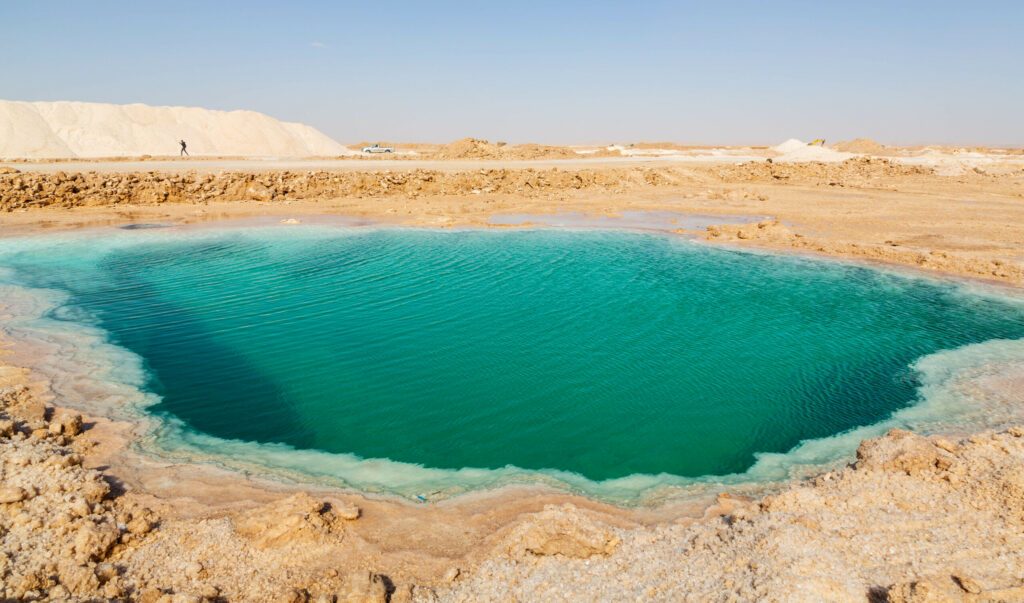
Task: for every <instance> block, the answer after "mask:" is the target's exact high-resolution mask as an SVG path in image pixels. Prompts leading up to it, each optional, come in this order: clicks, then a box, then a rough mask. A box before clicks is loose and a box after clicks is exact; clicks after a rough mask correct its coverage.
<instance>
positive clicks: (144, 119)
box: [0, 100, 354, 158]
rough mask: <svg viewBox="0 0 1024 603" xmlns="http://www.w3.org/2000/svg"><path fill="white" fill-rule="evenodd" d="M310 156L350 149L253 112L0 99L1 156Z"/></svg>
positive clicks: (307, 129)
mask: <svg viewBox="0 0 1024 603" xmlns="http://www.w3.org/2000/svg"><path fill="white" fill-rule="evenodd" d="M182 139H183V140H185V141H186V142H187V143H188V152H189V153H190V154H191V155H194V156H211V155H221V156H225V155H227V156H243V157H267V156H287V157H309V156H338V155H352V154H354V152H353V151H352V150H350V149H349V148H348V147H345V146H343V145H341V144H339V143H337V142H335V141H334V140H332V139H330V138H328V137H327V136H326V135H324V134H323V133H321V132H319V131H318V130H316V129H314V128H312V127H310V126H307V125H305V124H299V123H288V122H282V121H278V120H276V119H274V118H272V117H269V116H267V115H264V114H262V113H256V112H254V111H214V110H211V109H202V108H198V107H150V106H148V105H140V104H133V105H110V104H103V103H79V102H68V101H61V102H21V101H4V100H0V157H6V158H66V157H138V156H140V155H176V154H178V151H179V147H178V141H179V140H182Z"/></svg>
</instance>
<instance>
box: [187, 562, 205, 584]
mask: <svg viewBox="0 0 1024 603" xmlns="http://www.w3.org/2000/svg"><path fill="white" fill-rule="evenodd" d="M183 569H184V570H185V575H186V576H188V577H189V578H192V579H193V580H198V579H199V578H201V577H202V573H203V564H202V563H199V562H198V561H193V562H192V563H186V564H185V567H184V568H183Z"/></svg>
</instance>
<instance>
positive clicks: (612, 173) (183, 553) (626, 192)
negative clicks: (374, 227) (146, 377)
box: [0, 158, 1024, 601]
mask: <svg viewBox="0 0 1024 603" xmlns="http://www.w3.org/2000/svg"><path fill="white" fill-rule="evenodd" d="M629 160H630V161H621V160H619V159H615V160H605V159H592V160H586V161H581V160H565V161H564V162H558V161H557V160H538V161H535V162H532V163H531V162H529V161H518V162H499V163H495V162H493V161H492V162H487V163H485V164H484V163H481V162H460V161H451V162H447V163H444V162H441V163H444V165H442V166H434V165H431V164H424V165H415V164H408V163H407V162H395V165H394V166H392V165H389V164H388V165H386V164H382V163H379V162H372V163H373V164H374V165H373V166H372V169H367V168H366V165H364V164H363V163H362V162H355V161H345V162H338V164H339V165H340V164H345V167H336V166H333V165H332V166H328V167H325V166H324V165H322V164H320V163H302V162H298V163H296V164H288V165H287V166H276V167H275V168H271V169H265V168H266V165H264V164H262V163H257V164H254V165H256V166H258V167H256V168H253V167H252V166H250V165H249V164H246V166H245V167H244V168H240V167H237V166H232V165H230V164H227V165H215V164H212V163H211V164H209V165H205V166H201V167H200V166H197V165H196V164H195V163H185V162H182V163H180V164H178V165H177V167H173V166H172V167H168V168H167V169H166V170H163V169H161V171H150V170H151V169H152V168H151V167H149V166H146V167H144V168H139V169H145V170H146V171H145V172H140V171H133V169H135V166H134V165H132V164H128V163H125V162H111V163H95V162H91V163H88V164H87V165H88V167H87V168H83V169H88V170H90V171H91V172H92V173H89V172H75V171H73V169H72V167H71V166H70V164H68V163H59V164H45V163H34V164H16V165H13V166H12V167H13V168H14V169H16V170H19V171H17V172H11V171H9V170H8V173H6V174H0V212H2V213H0V232H2V233H3V235H4V236H19V235H28V234H35V233H39V232H42V231H58V230H63V229H74V228H83V227H90V226H107V225H117V224H125V223H132V222H135V223H138V222H164V223H175V224H196V223H202V222H206V221H212V220H219V219H225V218H259V219H264V220H267V221H270V222H272V223H280V222H281V221H282V220H298V221H300V222H301V221H309V220H315V219H317V218H316V217H317V216H324V215H327V216H347V217H350V218H357V219H364V220H369V221H374V222H383V223H391V224H401V225H415V226H429V227H446V228H450V227H461V226H474V227H480V226H489V227H502V228H511V227H515V226H508V225H504V226H499V225H495V224H494V223H493V221H494V216H496V215H504V216H508V215H513V216H514V215H523V214H538V215H544V214H549V215H550V214H552V213H557V212H581V213H583V214H586V215H594V216H612V217H614V216H619V215H622V214H623V213H624V212H633V211H646V212H671V213H672V214H701V215H714V216H719V217H720V220H721V223H719V224H712V225H709V226H707V227H706V228H703V227H701V228H693V227H692V225H687V224H685V223H681V224H680V225H679V227H678V228H676V229H674V230H678V231H679V232H680V234H683V235H687V236H693V237H699V238H701V239H703V240H706V241H708V242H709V244H729V245H740V246H753V247H759V248H767V249H772V250H781V251H787V252H798V253H814V254H822V255H826V256H832V257H842V258H850V259H857V260H868V261H872V262H882V263H886V264H891V265H895V266H901V267H908V268H910V269H913V270H923V271H928V272H929V273H933V274H949V275H956V276H963V277H970V278H973V279H982V280H986V281H991V282H995V283H1001V284H1005V285H1008V286H1011V287H1019V286H1021V285H1022V284H1024V169H1022V168H1021V167H1020V166H1019V165H1018V164H1016V163H1013V162H1004V163H999V162H992V163H989V164H986V166H985V167H984V168H983V169H975V168H973V167H972V168H970V169H965V170H962V171H960V172H959V173H957V174H956V175H941V174H938V173H936V170H935V169H933V168H929V167H922V166H916V165H904V164H898V163H894V162H891V161H889V160H884V159H879V158H856V159H851V160H848V161H845V162H841V163H834V164H776V163H767V162H765V161H757V162H748V163H735V164H733V163H730V162H699V161H688V162H686V163H685V164H683V163H680V162H676V163H669V162H660V161H651V160H635V161H634V160H633V158H629ZM169 163H175V162H169ZM399 163H401V164H402V165H398V164H399ZM30 165H31V167H29V166H30ZM350 165H353V166H357V167H358V169H354V168H350V167H349V166H350ZM733 216H735V219H732V217H733ZM750 217H757V218H759V219H758V220H757V221H756V222H754V223H749V218H750ZM670 219H671V218H670ZM527 223H529V222H528V221H527ZM282 227H285V225H282ZM18 352H19V350H10V349H9V350H8V354H7V357H6V360H7V362H8V363H9V364H12V365H16V366H7V367H6V368H4V369H3V379H4V384H5V385H6V386H7V387H6V389H5V390H4V391H5V392H6V393H5V394H4V398H3V406H4V409H3V412H4V413H5V417H0V432H2V433H3V435H2V437H0V443H2V444H3V447H4V448H3V457H2V460H3V471H4V474H3V475H4V483H3V486H4V488H5V493H2V494H4V495H5V496H6V497H7V498H10V499H11V500H10V501H9V502H5V503H0V507H2V508H0V513H2V521H3V524H2V530H0V533H2V535H3V538H4V540H3V545H4V551H6V552H7V553H8V555H7V561H6V562H3V560H0V572H4V574H3V575H4V576H5V578H4V588H6V589H7V591H5V592H4V595H5V596H10V597H25V596H31V595H32V593H37V594H39V595H40V596H43V594H44V593H47V592H49V593H50V595H52V596H63V595H65V594H66V595H70V596H73V597H74V596H77V597H83V598H87V597H90V596H97V595H99V596H105V597H122V596H127V597H130V598H133V599H139V600H158V599H160V598H161V597H178V598H179V599H180V600H195V599H196V598H203V597H205V598H207V599H216V598H218V597H222V598H227V599H228V600H275V599H278V598H281V597H284V600H295V601H301V600H305V598H308V597H312V598H314V599H316V598H317V597H321V596H335V595H337V596H338V597H339V599H340V600H386V599H390V600H393V601H398V600H434V599H437V598H440V599H443V600H467V601H469V600H579V599H586V600H624V599H637V598H639V599H646V600H686V599H687V598H689V599H692V600H728V599H729V598H730V597H731V596H735V597H736V598H737V599H739V600H752V599H758V598H769V599H774V600H809V601H810V600H823V599H827V600H865V599H867V598H874V599H875V600H884V599H885V598H888V599H889V600H892V601H904V600H922V601H923V600H930V599H926V598H924V597H925V596H926V595H925V594H924V593H926V592H930V593H931V595H927V596H934V597H940V598H941V597H945V598H953V599H957V598H971V597H975V598H977V599H978V600H981V598H980V597H984V596H988V597H989V600H1022V597H1024V591H1021V590H1020V588H1021V586H1022V585H1024V558H1022V555H1021V553H1020V551H1022V550H1024V546H1021V545H1022V544H1024V542H1022V541H1021V540H1020V535H1019V534H1020V525H1021V522H1022V521H1024V507H1021V504H1022V503H1021V501H1024V495H1022V494H1021V493H1022V492H1024V486H1022V485H1021V484H1022V483H1024V482H1022V481H1021V477H1020V476H1021V475H1022V474H1024V473H1022V472H1024V443H1022V442H1024V439H1022V438H1020V437H1019V436H1020V435H1022V434H1024V431H1018V430H1011V431H1009V432H1005V433H1001V434H996V435H989V434H985V435H976V436H973V437H970V438H968V439H963V440H955V439H949V440H942V439H931V440H928V439H924V438H920V437H918V436H913V435H910V434H902V433H896V434H892V435H890V436H887V437H886V438H883V439H881V440H879V441H877V442H873V443H867V444H865V445H864V446H862V452H861V453H859V457H860V460H859V461H858V463H857V465H856V467H852V468H846V469H841V470H837V471H835V472H831V473H828V474H826V475H823V476H820V477H818V478H816V479H815V480H812V481H810V482H807V483H800V484H794V485H789V486H780V487H781V488H782V491H780V492H779V493H778V494H775V495H773V496H771V497H768V498H764V499H760V500H756V501H754V500H747V499H744V498H730V497H724V498H720V499H718V501H717V503H715V501H707V502H709V503H715V504H713V505H712V506H711V507H710V508H707V507H708V505H707V504H700V503H697V504H696V505H695V504H682V503H680V504H678V505H675V506H663V507H659V508H656V509H631V510H627V509H619V508H616V507H613V506H610V505H605V504H601V503H598V502H595V501H590V500H587V499H584V498H580V497H574V496H571V495H567V494H563V493H558V492H554V491H545V490H541V489H537V488H519V489H515V490H504V491H500V492H490V493H478V494H473V495H467V496H463V497H459V498H456V499H454V500H450V501H445V502H442V503H439V504H431V505H422V506H417V505H410V504H408V503H406V502H403V501H397V500H389V499H384V498H368V497H365V496H360V495H358V494H355V493H345V492H339V491H335V490H324V489H313V490H310V489H308V488H302V487H301V486H287V485H283V484H280V483H274V482H269V481H266V480H261V479H259V478H257V477H253V476H243V475H238V474H236V473H230V472H226V471H223V470H219V469H217V468H214V467H208V466H195V465H173V464H168V463H163V462H160V461H158V460H155V459H152V458H148V457H145V456H143V455H140V454H138V453H137V452H136V451H135V450H134V449H133V448H132V447H131V445H130V443H131V442H132V440H133V438H134V437H135V435H136V432H135V429H136V428H135V427H134V426H133V425H131V424H126V423H118V422H113V421H109V420H105V419H103V418H100V417H88V416H87V417H85V421H84V427H85V429H84V431H83V433H81V434H79V433H78V430H79V429H78V428H77V427H75V426H74V425H75V420H74V419H66V417H72V416H73V413H72V411H70V410H67V409H63V408H60V407H61V406H62V405H63V404H62V400H60V399H59V398H57V399H54V396H53V392H52V391H50V389H49V387H48V384H47V383H46V382H45V381H44V380H42V379H41V378H40V376H39V375H38V374H37V373H34V372H33V371H31V370H30V369H31V368H32V367H31V366H25V364H24V363H22V364H21V365H18V363H17V362H12V360H14V359H17V358H19V353H18ZM20 357H21V358H24V357H25V356H20ZM23 369H29V370H23ZM1001 379H1002V381H1001V382H1000V383H999V384H998V387H996V386H995V385H992V384H990V385H992V396H995V397H999V396H1002V397H1003V398H1005V403H1006V404H1012V403H1020V402H1021V401H1024V376H1022V375H1016V374H1011V375H1004V376H1002V377H1001ZM23 386H27V387H28V389H21V388H22V387H23ZM47 406H54V407H58V408H57V410H46V408H45V407H47ZM40 409H42V410H40ZM4 420H9V421H10V422H11V423H10V428H9V429H8V428H6V427H5V426H4V424H3V421H4ZM76 455H77V456H76ZM51 458H61V459H63V458H70V459H73V460H71V461H67V462H63V461H61V462H52V461H48V460H46V459H51ZM22 459H29V460H27V461H24V460H22ZM33 459H35V460H33ZM100 483H102V484H106V485H107V486H106V490H105V491H103V492H101V493H97V492H99V491H98V490H97V488H99V489H100V490H103V486H102V485H100V486H97V485H90V484H100ZM16 488H18V489H21V493H20V494H19V493H18V492H16V491H15V490H14V489H16ZM299 491H301V492H300V493H299V494H296V492H299ZM14 499H17V500H14ZM80 500H81V501H85V503H86V504H87V505H88V509H84V510H83V507H82V505H81V504H80V502H79V501H80ZM324 503H327V504H324ZM62 514H64V515H66V516H67V518H66V519H63V518H64V515H62ZM57 516H60V517H61V518H62V519H61V522H56V521H52V518H53V517H57ZM133 522H134V523H133ZM133 526H134V527H133ZM108 566H109V567H108ZM111 568H113V569H111ZM60 589H64V590H63V591H62V590H60ZM215 591H216V592H215ZM188 597H192V599H189V598H188ZM346 597H348V598H346ZM901 597H902V598H901ZM915 597H916V598H915ZM324 600H329V599H324Z"/></svg>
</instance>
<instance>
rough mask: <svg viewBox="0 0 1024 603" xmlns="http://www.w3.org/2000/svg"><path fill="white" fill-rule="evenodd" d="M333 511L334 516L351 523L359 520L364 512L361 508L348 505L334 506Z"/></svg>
mask: <svg viewBox="0 0 1024 603" xmlns="http://www.w3.org/2000/svg"><path fill="white" fill-rule="evenodd" d="M331 510H333V511H334V514H335V515H337V516H338V517H340V518H342V519H347V520H349V521H352V520H355V519H359V516H360V515H361V514H362V510H361V509H360V508H359V507H357V506H356V505H352V504H347V503H342V504H339V505H336V506H332V507H331Z"/></svg>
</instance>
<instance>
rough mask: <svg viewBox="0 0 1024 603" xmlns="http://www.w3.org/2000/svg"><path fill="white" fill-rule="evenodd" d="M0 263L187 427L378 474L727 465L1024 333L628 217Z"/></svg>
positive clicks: (89, 240)
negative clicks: (953, 357) (94, 337)
mask: <svg viewBox="0 0 1024 603" xmlns="http://www.w3.org/2000/svg"><path fill="white" fill-rule="evenodd" d="M0 266H2V267H3V268H5V269H7V270H8V271H9V272H8V274H7V276H6V277H5V278H6V280H7V281H8V282H11V283H17V284H19V286H23V287H32V288H36V289H42V288H44V289H46V290H50V291H58V292H61V294H62V295H63V296H64V297H62V298H61V300H60V302H59V304H57V306H56V308H55V309H53V310H52V311H51V312H50V313H49V314H48V315H47V317H46V318H47V319H48V320H51V321H58V322H61V323H64V324H66V325H69V326H73V325H75V324H85V323H89V324H91V325H94V326H98V327H100V328H101V329H102V331H103V332H105V333H106V337H107V338H108V339H109V341H110V342H112V343H114V344H116V345H117V346H119V347H121V348H124V349H126V350H128V351H130V352H131V353H132V354H134V355H135V356H137V357H138V358H141V360H142V363H143V367H144V369H145V382H144V383H141V384H140V385H141V386H142V387H144V388H145V389H146V390H148V391H149V392H152V393H153V394H156V395H157V396H158V400H159V401H158V403H156V404H155V405H152V406H149V407H148V408H147V412H148V413H151V414H152V415H155V416H156V417H159V418H161V419H162V420H163V421H165V422H166V423H167V424H174V425H178V426H180V430H179V431H180V432H181V434H183V437H186V438H191V440H190V441H191V442H192V444H193V445H194V446H199V447H205V448H206V449H207V452H210V453H215V452H217V449H218V448H219V450H220V452H221V453H223V454H228V455H230V454H235V455H248V456H249V457H251V458H250V460H252V459H255V458H257V457H258V456H259V454H260V453H259V451H260V450H271V451H275V453H274V455H271V456H275V458H283V457H284V456H287V455H288V454H293V459H292V460H291V461H289V462H288V463H287V464H288V466H289V469H292V470H297V471H300V472H301V471H308V472H310V473H312V474H318V475H325V474H332V473H337V475H336V477H337V478H338V479H339V480H340V481H343V482H348V483H359V482H360V480H363V481H367V480H369V481H371V482H374V483H375V484H377V485H378V486H379V487H380V488H381V489H384V490H387V489H389V488H390V487H391V486H392V485H394V487H395V488H398V486H397V485H395V484H390V483H389V479H390V478H389V471H390V472H393V471H394V467H395V466H401V467H405V468H407V469H408V468H417V467H418V468H422V469H423V470H424V471H428V470H429V471H432V472H433V473H430V475H439V474H441V473H443V472H444V471H448V472H449V473H448V474H447V475H449V476H456V477H454V478H453V479H456V481H457V479H458V478H457V474H456V473H453V472H456V471H463V472H465V471H466V468H472V469H473V470H474V471H476V470H480V471H478V472H475V473H473V474H472V475H473V476H475V477H473V479H474V480H477V481H481V479H482V478H481V479H478V478H479V476H480V475H484V474H487V472H488V471H491V472H494V471H515V472H516V474H517V475H524V474H529V473H530V472H540V471H546V472H548V473H552V474H556V475H571V476H579V477H580V479H581V480H583V481H585V482H602V481H608V480H627V481H628V480H629V479H630V476H634V477H635V476H637V475H646V476H658V475H664V476H673V478H674V477H680V478H699V477H702V476H705V477H706V476H725V475H730V474H741V473H743V472H745V471H748V470H750V469H751V467H753V466H755V464H756V463H757V462H758V459H760V458H763V457H764V456H765V455H771V454H773V453H778V454H782V453H786V452H787V451H791V450H793V449H794V448H796V447H798V446H799V445H800V444H801V442H807V441H814V440H821V439H823V438H829V437H831V436H835V435H836V434H841V433H846V432H849V431H850V430H854V429H856V428H859V427H863V426H869V425H875V424H880V423H882V422H884V421H886V420H887V419H889V418H890V417H892V416H893V413H898V412H900V411H901V409H907V408H908V407H910V406H912V405H915V404H920V403H921V393H920V390H919V388H920V386H921V377H920V374H919V371H917V370H915V368H914V366H915V362H918V361H919V360H920V359H922V358H925V357H928V356H930V355H934V354H936V353H939V352H942V351H943V350H953V349H956V348H960V347H961V346H966V345H970V344H980V343H982V342H986V341H989V340H997V339H1002V340H1016V339H1020V338H1024V308H1022V306H1021V305H1020V304H1019V303H1017V302H1015V301H1013V300H1008V299H1000V298H996V297H992V296H981V295H972V294H969V293H967V292H965V291H963V290H962V289H961V288H958V287H956V286H953V285H950V284H946V283H940V282H936V281H929V280H924V279H918V278H909V277H903V276H898V275H895V274H892V273H886V272H882V271H877V270H872V269H868V268H864V267H856V266H850V265H842V264H837V263H828V262H822V261H813V260H807V259H801V258H793V257H777V256H771V255H759V254H750V253H740V252H734V251H728V250H722V249H711V248H708V247H704V246H700V245H698V244H694V243H691V242H687V241H684V240H680V239H677V238H673V237H667V236H661V235H645V234H636V233H627V232H612V231H597V232H595V231H588V232H569V231H521V232H493V231H461V232H434V231H423V230H401V229H361V230H360V229H339V228H319V227H308V228H307V227H303V228H295V229H282V228H278V229H253V230H233V229H222V230H206V231H198V232H187V231H181V232H179V231H175V230H174V229H158V230H152V231H146V232H142V231H136V232H119V233H117V234H116V235H110V236H107V237H104V238H96V237H65V238H64V239H61V240H59V242H55V241H54V239H53V238H50V239H45V238H44V237H39V238H36V239H31V240H23V241H7V242H3V243H2V244H0ZM243 443H244V446H242V444H243ZM240 446H242V447H240ZM260 446H263V447H264V448H262V449H261V448H260ZM313 452H317V453H326V454H312V453H313ZM332 455H333V458H336V459H346V460H345V462H340V461H339V462H337V463H335V462H334V461H332V460H331V458H332ZM268 458H270V457H269V456H268ZM360 459H378V460H379V461H369V460H367V461H361V460H360ZM385 461H386V462H385ZM282 462H283V461H282ZM375 463H376V464H375ZM389 463H390V464H389ZM435 470H437V471H435ZM438 471H440V473H438ZM356 476H358V477H356ZM421 477H422V476H421ZM402 479H406V478H402ZM567 479H568V478H567ZM398 481H401V480H398ZM407 481H410V483H412V482H414V483H415V484H416V487H421V486H424V485H425V484H426V482H429V481H430V479H427V478H425V477H424V478H423V479H419V478H417V479H410V480H407ZM483 481H486V480H483ZM644 483H645V484H647V485H649V484H650V482H649V481H645V482H644ZM398 489H400V488H398Z"/></svg>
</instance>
